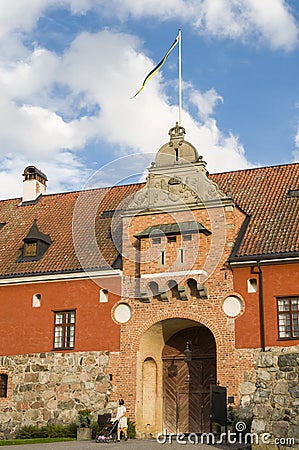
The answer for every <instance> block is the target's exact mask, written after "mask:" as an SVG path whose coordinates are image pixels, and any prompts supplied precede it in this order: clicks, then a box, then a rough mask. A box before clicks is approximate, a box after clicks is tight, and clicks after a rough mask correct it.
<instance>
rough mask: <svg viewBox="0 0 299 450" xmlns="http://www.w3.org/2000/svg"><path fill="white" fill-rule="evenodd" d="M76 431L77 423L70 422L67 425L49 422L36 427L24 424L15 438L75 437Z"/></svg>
mask: <svg viewBox="0 0 299 450" xmlns="http://www.w3.org/2000/svg"><path fill="white" fill-rule="evenodd" d="M76 432H77V424H76V423H71V424H69V425H61V424H49V425H46V426H44V427H37V426H35V425H26V426H24V427H22V428H20V429H19V431H18V433H17V438H19V439H34V438H64V437H71V438H75V437H76Z"/></svg>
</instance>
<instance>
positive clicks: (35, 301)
mask: <svg viewBox="0 0 299 450" xmlns="http://www.w3.org/2000/svg"><path fill="white" fill-rule="evenodd" d="M41 298H42V296H41V294H34V295H33V296H32V307H33V308H40V306H41Z"/></svg>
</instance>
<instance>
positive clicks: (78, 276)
mask: <svg viewBox="0 0 299 450" xmlns="http://www.w3.org/2000/svg"><path fill="white" fill-rule="evenodd" d="M121 276H122V271H121V270H99V271H95V272H93V271H86V272H79V273H57V274H50V275H48V274H44V275H31V276H22V277H11V278H2V279H0V286H5V285H12V284H29V283H41V282H44V283H48V282H53V281H64V280H85V279H87V278H108V277H109V278H111V277H121Z"/></svg>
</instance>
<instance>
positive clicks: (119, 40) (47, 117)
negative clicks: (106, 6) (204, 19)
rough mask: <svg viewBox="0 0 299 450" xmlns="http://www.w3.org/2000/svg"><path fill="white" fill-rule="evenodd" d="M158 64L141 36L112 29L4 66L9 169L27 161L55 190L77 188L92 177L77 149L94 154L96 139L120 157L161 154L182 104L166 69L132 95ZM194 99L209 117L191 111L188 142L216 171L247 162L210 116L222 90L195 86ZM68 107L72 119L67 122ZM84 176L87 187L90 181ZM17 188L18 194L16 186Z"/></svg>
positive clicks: (1, 149)
mask: <svg viewBox="0 0 299 450" xmlns="http://www.w3.org/2000/svg"><path fill="white" fill-rule="evenodd" d="M103 61H105V64H103ZM115 61H117V65H116V64H115ZM153 65H154V62H153V61H151V60H150V59H149V58H148V57H146V56H145V55H144V54H143V53H142V52H141V51H140V50H139V42H138V41H137V40H136V39H135V38H133V37H132V36H130V35H126V34H124V33H116V32H111V31H108V30H105V31H102V32H99V33H97V34H89V33H83V34H81V35H79V36H78V37H77V38H76V39H75V40H74V42H73V43H72V45H71V46H70V48H69V49H68V50H67V51H66V52H65V54H64V55H62V56H61V57H59V58H58V57H57V56H56V55H54V54H52V53H51V52H49V51H44V50H41V49H39V50H35V51H33V53H32V55H31V56H30V57H27V58H26V60H25V61H21V62H18V63H15V64H13V65H12V66H11V67H8V68H6V67H2V68H1V70H0V94H1V95H2V102H1V104H0V154H1V153H2V156H3V157H4V158H6V161H7V162H10V164H11V167H13V169H9V168H8V166H7V164H6V168H5V167H4V166H3V167H2V172H3V173H4V174H5V177H8V176H9V174H10V175H11V176H13V177H16V175H18V177H20V174H21V172H22V170H23V169H24V167H25V166H26V165H28V164H34V165H38V166H39V168H40V169H41V170H42V171H44V172H45V173H46V174H47V175H48V178H49V191H52V192H53V190H56V189H57V190H61V189H65V188H70V187H72V186H73V187H75V186H77V185H76V183H77V182H78V173H79V172H80V171H81V175H82V174H84V176H85V175H86V172H85V171H84V170H82V169H83V165H82V164H81V163H80V162H79V159H78V158H79V156H80V154H78V149H82V148H83V147H84V146H86V151H87V152H88V147H87V144H88V142H89V141H90V140H92V139H93V140H95V139H96V140H101V141H102V142H105V141H106V142H108V143H110V144H113V145H114V146H115V147H117V148H119V149H120V154H127V153H128V152H142V153H145V152H156V151H157V150H158V149H159V148H160V146H161V145H162V144H164V143H165V142H166V140H168V136H167V132H168V130H169V128H170V127H171V126H173V125H174V121H175V118H176V117H178V111H177V107H176V106H175V107H174V106H171V105H170V104H169V102H168V100H167V97H166V95H165V93H164V90H163V84H162V83H161V81H163V80H162V75H161V73H160V74H158V75H157V76H156V77H154V78H153V79H152V80H151V85H150V89H148V88H147V89H145V90H144V91H143V92H142V95H140V96H138V97H136V98H134V99H131V98H130V97H132V95H133V94H134V93H135V91H136V89H138V87H139V85H140V83H141V81H142V80H143V78H144V74H145V73H147V71H149V70H150V69H151V68H152V67H153ZM57 85H59V86H64V88H65V90H66V92H67V94H66V95H65V96H62V98H60V97H59V95H58V98H57V97H56V96H55V92H54V93H53V86H57ZM29 100H31V102H32V103H31V104H30V103H28V102H29ZM191 101H192V103H193V104H195V105H196V107H197V109H198V111H199V116H200V120H201V121H202V122H197V121H196V120H194V118H192V117H191V115H190V114H189V113H188V112H184V118H183V122H184V124H185V123H186V129H187V133H188V135H187V136H188V140H191V142H192V143H194V144H195V145H196V146H197V147H198V148H199V149H200V150H201V149H202V153H203V155H204V157H205V158H206V159H207V161H208V163H209V169H210V170H213V171H215V170H220V168H222V170H226V169H228V168H229V169H234V168H240V167H248V165H249V163H248V162H247V161H246V158H245V156H244V151H243V148H242V146H241V145H240V144H239V143H238V140H237V138H236V137H234V136H233V135H231V136H224V135H223V134H222V133H221V131H220V130H219V129H218V127H217V124H216V121H215V120H213V119H212V118H211V117H210V116H211V114H212V113H213V109H214V107H215V105H216V103H217V102H218V101H222V98H221V97H220V96H219V95H218V94H217V92H216V91H215V90H214V89H211V90H209V91H208V92H206V93H199V92H197V91H196V90H194V89H192V95H191ZM63 103H65V105H64V106H63ZM95 105H98V106H99V109H98V110H97V109H96V108H95V112H94V113H91V114H87V115H85V116H83V117H80V118H78V117H77V116H80V114H81V113H82V111H84V110H86V111H92V110H93V108H94V107H95ZM65 111H68V112H69V116H70V117H69V118H68V120H64V117H63V116H64V113H65ZM16 130H17V132H16ZM65 149H68V151H67V152H66V150H65ZM103 151H105V146H104V144H102V146H101V148H99V150H98V152H99V155H98V156H99V159H100V157H101V154H100V152H103ZM66 156H67V158H66ZM94 156H95V158H97V155H94ZM62 161H64V163H62ZM219 161H220V162H221V164H219ZM14 162H17V163H16V164H14ZM62 167H64V169H63V173H62ZM16 169H17V170H18V174H16ZM88 174H89V172H88ZM15 179H16V178H15ZM80 181H81V182H82V184H84V181H85V180H84V179H82V178H81V179H80ZM12 184H13V183H11V182H9V183H7V185H10V186H11V185H12ZM82 184H81V185H82ZM13 185H14V184H13ZM11 192H15V191H14V190H13V189H12V188H11ZM6 193H7V189H5V191H4V195H6Z"/></svg>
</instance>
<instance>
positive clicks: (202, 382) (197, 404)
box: [162, 326, 216, 434]
mask: <svg viewBox="0 0 299 450" xmlns="http://www.w3.org/2000/svg"><path fill="white" fill-rule="evenodd" d="M187 342H191V349H192V360H191V361H190V362H188V363H187V362H185V360H184V353H183V352H184V350H185V348H186V343H187ZM162 357H163V388H164V392H163V395H164V427H165V428H166V430H167V432H168V433H176V434H177V433H191V432H193V433H202V432H209V431H210V385H211V384H215V381H216V346H215V340H214V336H213V334H212V333H211V331H210V330H209V329H208V328H206V327H204V326H198V327H192V328H186V329H184V330H182V331H180V332H178V333H176V334H175V335H174V336H172V337H171V338H170V339H169V341H167V343H166V345H165V347H164V350H163V354H162Z"/></svg>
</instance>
